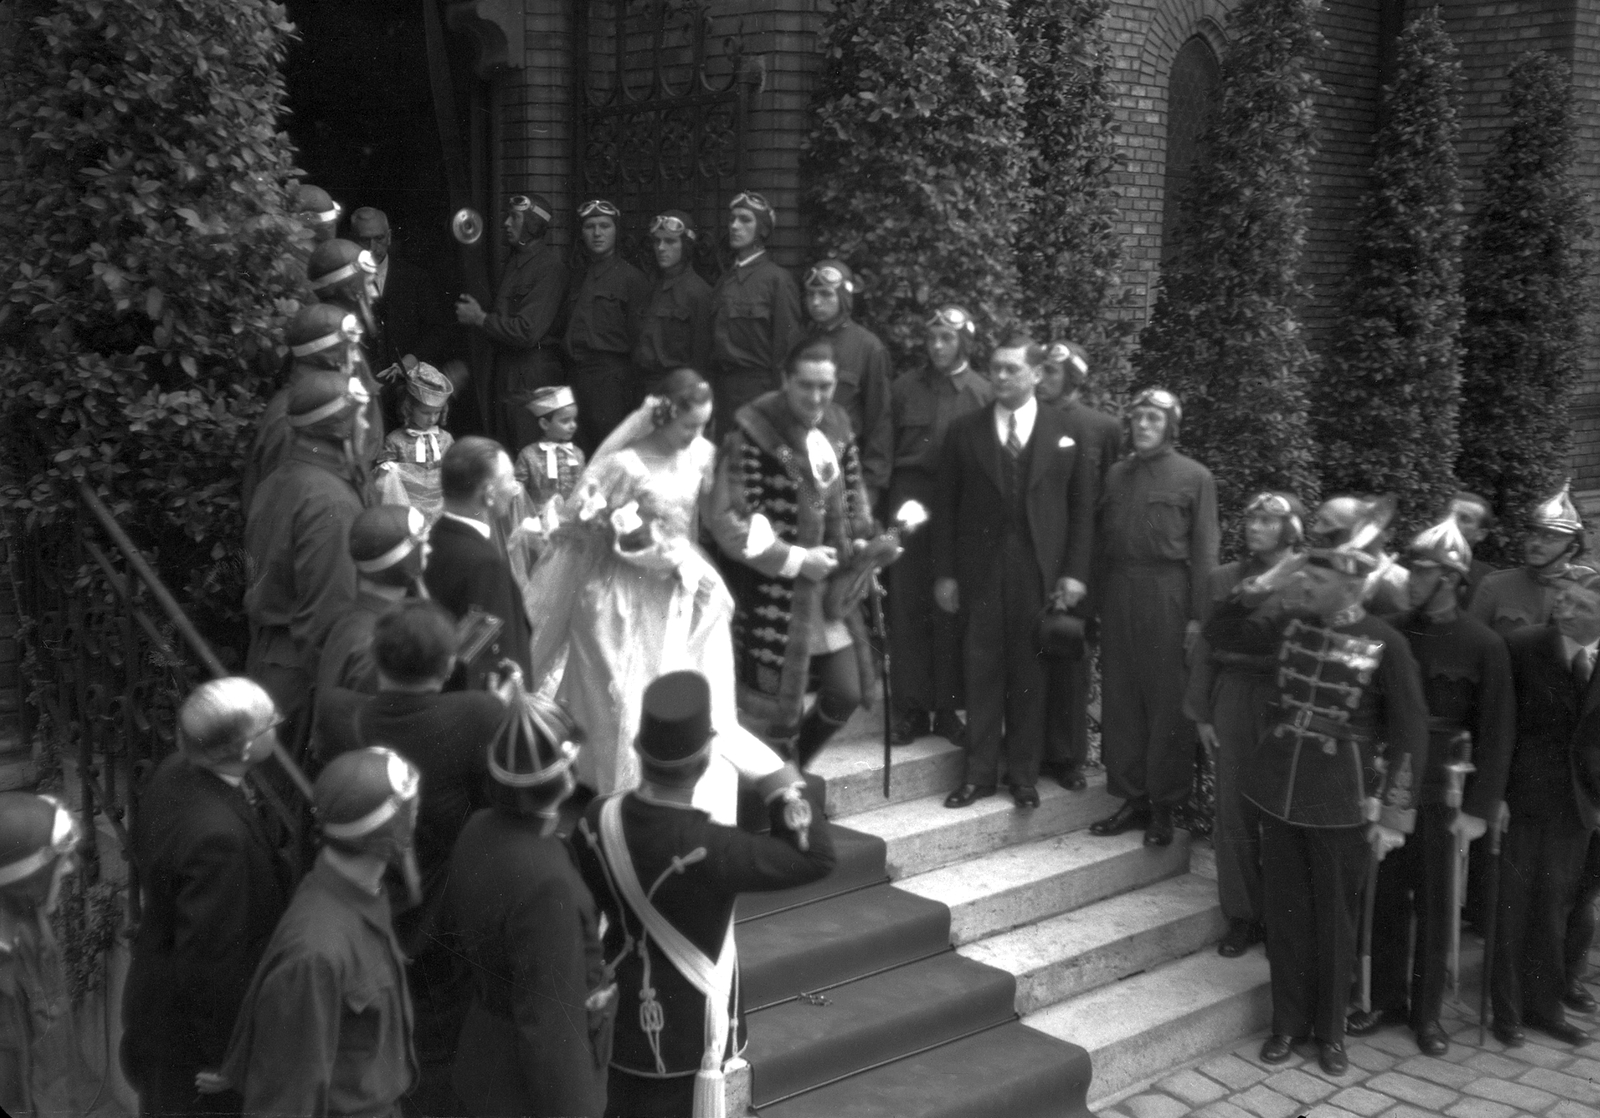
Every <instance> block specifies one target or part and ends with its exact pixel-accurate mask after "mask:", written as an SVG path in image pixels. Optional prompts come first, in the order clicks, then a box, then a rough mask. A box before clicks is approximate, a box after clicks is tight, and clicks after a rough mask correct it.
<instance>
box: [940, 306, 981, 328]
mask: <svg viewBox="0 0 1600 1118" xmlns="http://www.w3.org/2000/svg"><path fill="white" fill-rule="evenodd" d="M928 326H929V327H930V328H932V327H934V326H948V327H950V328H951V329H953V330H961V331H963V332H965V333H968V334H975V333H977V332H978V327H977V324H976V323H974V322H973V321H972V316H971V315H970V314H968V313H967V312H966V311H964V310H962V309H961V308H960V307H940V308H939V309H938V310H936V311H934V312H933V317H932V318H930V319H928Z"/></svg>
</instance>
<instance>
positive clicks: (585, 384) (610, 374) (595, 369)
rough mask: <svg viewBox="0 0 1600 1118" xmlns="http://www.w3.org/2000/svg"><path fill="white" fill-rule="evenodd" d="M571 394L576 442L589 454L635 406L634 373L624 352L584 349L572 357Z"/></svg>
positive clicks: (637, 395)
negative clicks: (574, 402)
mask: <svg viewBox="0 0 1600 1118" xmlns="http://www.w3.org/2000/svg"><path fill="white" fill-rule="evenodd" d="M572 395H573V397H574V398H575V399H576V400H577V402H578V437H579V442H580V444H581V445H582V446H583V450H584V453H586V454H589V455H593V454H594V452H595V448H596V447H598V446H599V445H600V444H601V443H602V442H604V441H605V438H606V436H607V435H609V434H611V432H612V431H615V430H616V429H617V427H618V426H619V425H620V424H621V423H622V421H623V420H624V419H627V418H628V415H629V413H630V412H632V411H633V409H634V408H636V407H638V401H639V374H638V371H637V370H636V369H634V367H633V361H632V360H631V359H630V358H629V357H628V355H627V354H626V353H604V352H601V351H599V350H585V351H583V352H581V353H578V354H575V355H574V356H573V362H572Z"/></svg>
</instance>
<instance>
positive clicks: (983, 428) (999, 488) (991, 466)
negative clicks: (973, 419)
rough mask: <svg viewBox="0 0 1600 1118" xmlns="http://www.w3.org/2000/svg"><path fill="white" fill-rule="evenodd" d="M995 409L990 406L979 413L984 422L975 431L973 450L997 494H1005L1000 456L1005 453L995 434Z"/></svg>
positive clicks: (993, 406) (998, 437)
mask: <svg viewBox="0 0 1600 1118" xmlns="http://www.w3.org/2000/svg"><path fill="white" fill-rule="evenodd" d="M994 409H995V405H993V404H990V405H989V406H988V407H986V408H984V409H983V411H982V412H980V413H979V414H981V415H982V416H983V422H982V423H980V424H978V426H977V429H976V430H974V431H973V437H974V438H975V440H976V442H975V443H974V444H973V450H974V452H975V453H976V454H977V456H978V461H979V462H980V463H982V464H983V468H984V469H985V470H986V471H988V474H989V480H990V481H992V482H994V488H995V492H997V493H1004V492H1005V491H1006V488H1005V483H1004V482H1003V481H1001V479H1000V455H1002V454H1004V453H1005V451H1004V450H1002V449H1001V446H1000V436H999V435H997V434H995V428H994V417H995V410H994Z"/></svg>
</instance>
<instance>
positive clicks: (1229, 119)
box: [1134, 0, 1322, 516]
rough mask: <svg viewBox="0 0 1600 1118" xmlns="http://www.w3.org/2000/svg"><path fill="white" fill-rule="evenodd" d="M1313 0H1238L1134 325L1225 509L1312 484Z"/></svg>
mask: <svg viewBox="0 0 1600 1118" xmlns="http://www.w3.org/2000/svg"><path fill="white" fill-rule="evenodd" d="M1316 9H1317V5H1316V3H1315V0H1243V2H1242V3H1240V5H1239V6H1238V7H1237V8H1235V9H1234V10H1233V13H1232V14H1231V15H1230V17H1229V20H1228V25H1229V34H1230V46H1229V48H1228V51H1227V54H1226V55H1225V57H1224V58H1223V60H1222V78H1221V85H1220V88H1219V90H1218V103H1217V106H1216V109H1215V112H1214V114H1213V116H1212V118H1211V126H1210V128H1209V129H1208V130H1207V131H1206V133H1205V135H1204V136H1203V137H1202V138H1201V147H1202V153H1201V158H1200V160H1199V161H1198V162H1197V164H1196V166H1195V169H1194V176H1193V178H1192V179H1191V181H1190V183H1189V188H1188V191H1187V193H1186V195H1185V197H1184V199H1183V203H1182V204H1183V208H1184V212H1185V214H1186V219H1185V220H1184V221H1183V222H1182V224H1181V226H1180V229H1179V232H1178V234H1177V237H1176V239H1177V242H1178V243H1177V246H1176V255H1175V256H1174V257H1173V258H1172V260H1171V261H1170V262H1169V263H1168V265H1167V266H1166V267H1165V268H1164V269H1163V271H1162V275H1161V283H1160V291H1159V294H1158V296H1157V300H1156V306H1155V309H1154V311H1153V312H1152V313H1151V317H1150V322H1149V324H1148V325H1147V326H1146V327H1145V329H1144V331H1143V332H1142V334H1141V335H1140V338H1139V345H1140V349H1139V353H1138V355H1137V356H1136V357H1135V360H1134V370H1135V378H1134V379H1135V382H1136V384H1138V385H1140V386H1145V385H1155V384H1159V385H1161V386H1162V387H1165V388H1168V389H1171V390H1172V391H1174V392H1176V393H1178V395H1179V396H1180V397H1182V399H1183V403H1184V423H1183V443H1184V447H1185V449H1186V451H1187V452H1188V453H1190V454H1192V455H1193V456H1194V457H1196V458H1198V459H1199V460H1200V461H1201V462H1203V463H1205V464H1206V465H1207V466H1209V467H1210V468H1211V470H1212V471H1213V473H1215V474H1216V478H1217V494H1218V500H1219V501H1220V503H1221V508H1222V512H1223V515H1224V516H1228V515H1231V514H1232V512H1233V511H1234V510H1237V509H1238V508H1240V507H1241V505H1242V504H1243V502H1244V501H1246V500H1247V499H1248V498H1249V496H1250V494H1251V493H1252V492H1253V491H1255V490H1257V489H1261V488H1266V487H1272V488H1280V489H1288V490H1291V491H1293V492H1296V493H1299V494H1300V495H1301V496H1302V497H1303V498H1306V499H1310V498H1312V497H1313V496H1314V495H1315V492H1314V491H1315V488H1316V486H1315V476H1314V473H1313V469H1312V461H1311V442H1310V437H1309V431H1308V426H1307V422H1306V396H1307V387H1306V382H1307V376H1308V370H1309V367H1310V364H1311V357H1310V354H1309V352H1308V351H1307V349H1306V345H1305V340H1304V338H1303V336H1302V334H1301V330H1300V322H1299V319H1298V317H1297V314H1296V307H1297V306H1298V304H1299V303H1300V302H1301V300H1302V298H1303V296H1304V290H1303V288H1302V286H1301V284H1300V281H1299V278H1298V275H1297V273H1298V270H1299V264H1300V256H1301V250H1302V248H1303V245H1304V241H1305V202H1306V194H1307V191H1308V188H1309V168H1310V161H1311V154H1312V151H1313V145H1314V131H1315V128H1316V113H1315V109H1314V106H1313V103H1312V98H1313V95H1314V94H1315V92H1316V90H1317V88H1318V85H1317V81H1316V78H1315V77H1314V76H1313V74H1312V73H1311V70H1310V69H1309V66H1310V63H1311V60H1312V58H1313V57H1314V56H1315V55H1316V54H1317V52H1318V51H1319V50H1320V49H1321V45H1322V36H1321V34H1320V33H1319V32H1318V31H1317V29H1316V26H1315V22H1314V17H1315V12H1316Z"/></svg>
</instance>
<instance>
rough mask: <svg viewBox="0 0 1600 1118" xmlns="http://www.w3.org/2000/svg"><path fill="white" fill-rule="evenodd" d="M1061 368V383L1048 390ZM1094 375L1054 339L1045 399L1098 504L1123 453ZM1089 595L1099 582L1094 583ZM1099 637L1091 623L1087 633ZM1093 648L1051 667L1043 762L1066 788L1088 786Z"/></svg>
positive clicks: (1071, 345) (1118, 429) (1116, 423)
mask: <svg viewBox="0 0 1600 1118" xmlns="http://www.w3.org/2000/svg"><path fill="white" fill-rule="evenodd" d="M1056 369H1059V370H1060V387H1059V389H1058V390H1057V391H1056V392H1050V391H1047V390H1046V389H1047V387H1048V386H1049V384H1050V382H1051V381H1052V380H1053V379H1054V370H1056ZM1088 375H1089V355H1088V353H1087V352H1086V351H1085V350H1084V348H1083V347H1082V346H1080V345H1078V344H1077V343H1076V342H1052V343H1051V345H1050V348H1049V349H1048V350H1046V352H1045V379H1044V381H1043V382H1041V384H1040V387H1039V398H1040V400H1041V401H1042V402H1044V403H1048V404H1052V405H1053V406H1054V407H1055V408H1056V409H1057V410H1058V411H1060V412H1061V414H1062V415H1064V416H1066V417H1067V424H1068V428H1067V429H1068V431H1069V432H1070V433H1071V435H1072V437H1073V438H1074V439H1076V440H1078V459H1079V461H1081V462H1083V463H1084V464H1085V465H1086V466H1092V467H1093V469H1094V478H1095V480H1094V499H1095V503H1096V504H1097V505H1098V504H1099V501H1100V494H1101V492H1102V491H1103V489H1104V487H1105V480H1106V475H1107V474H1108V473H1110V472H1111V467H1112V465H1113V464H1114V463H1115V462H1116V461H1117V459H1118V458H1120V457H1121V456H1122V421H1121V420H1120V419H1118V418H1117V417H1116V416H1114V415H1107V414H1106V413H1105V412H1103V411H1101V410H1100V409H1099V408H1095V407H1091V406H1090V405H1089V404H1088V402H1087V401H1085V400H1084V398H1083V388H1084V383H1085V381H1086V379H1087V377H1088ZM1089 590H1090V596H1091V598H1092V597H1093V594H1094V587H1093V586H1092V585H1091V586H1090V588H1089ZM1084 635H1085V636H1086V637H1087V638H1089V639H1090V640H1093V639H1094V636H1095V631H1094V628H1093V627H1092V626H1090V627H1088V629H1087V631H1086V632H1085V634H1084ZM1093 660H1094V650H1093V649H1092V648H1090V649H1085V650H1084V654H1083V655H1082V656H1078V657H1075V658H1068V659H1064V660H1058V661H1056V662H1054V663H1052V664H1050V665H1048V667H1047V669H1046V670H1047V671H1048V673H1049V677H1050V678H1049V685H1048V691H1049V695H1048V698H1047V699H1046V702H1047V703H1048V704H1049V709H1048V710H1047V711H1046V712H1045V738H1044V762H1043V764H1042V765H1041V766H1040V767H1041V768H1043V769H1044V770H1045V771H1046V772H1048V773H1050V774H1052V775H1053V776H1055V778H1056V779H1057V780H1059V781H1060V782H1061V785H1062V787H1064V788H1066V789H1067V790H1069V791H1072V792H1081V791H1083V789H1084V788H1085V787H1087V786H1088V781H1087V780H1085V779H1084V775H1083V766H1084V762H1086V761H1087V760H1088V759H1089V671H1090V665H1091V662H1092V661H1093Z"/></svg>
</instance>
